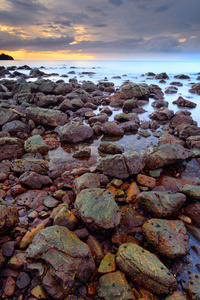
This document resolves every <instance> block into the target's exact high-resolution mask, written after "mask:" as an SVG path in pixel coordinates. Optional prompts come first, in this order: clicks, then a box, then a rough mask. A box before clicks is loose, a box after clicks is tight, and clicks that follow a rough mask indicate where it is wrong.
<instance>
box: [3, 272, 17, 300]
mask: <svg viewBox="0 0 200 300" xmlns="http://www.w3.org/2000/svg"><path fill="white" fill-rule="evenodd" d="M4 293H5V294H6V296H8V297H12V296H13V295H14V293H15V280H14V278H12V277H11V276H9V277H8V278H7V280H6V283H5V287H4Z"/></svg>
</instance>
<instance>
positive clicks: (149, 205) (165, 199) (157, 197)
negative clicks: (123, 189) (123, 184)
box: [136, 191, 186, 218]
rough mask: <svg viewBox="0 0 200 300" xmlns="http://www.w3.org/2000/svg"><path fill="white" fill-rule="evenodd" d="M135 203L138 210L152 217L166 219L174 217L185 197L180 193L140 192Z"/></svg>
mask: <svg viewBox="0 0 200 300" xmlns="http://www.w3.org/2000/svg"><path fill="white" fill-rule="evenodd" d="M136 201H137V203H138V205H139V206H140V208H142V209H144V211H146V212H147V213H150V214H152V215H153V216H154V217H158V218H167V217H170V216H174V215H175V214H176V213H177V212H178V211H179V209H180V207H181V206H182V205H183V204H184V203H185V201H186V196H185V195H184V194H182V193H168V192H157V191H152V192H142V193H140V194H139V195H138V196H137V198H136Z"/></svg>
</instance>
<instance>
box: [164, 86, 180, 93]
mask: <svg viewBox="0 0 200 300" xmlns="http://www.w3.org/2000/svg"><path fill="white" fill-rule="evenodd" d="M177 92H178V88H177V87H175V86H168V87H167V88H166V89H165V94H176V93H177Z"/></svg>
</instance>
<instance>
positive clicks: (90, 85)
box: [82, 81, 97, 92]
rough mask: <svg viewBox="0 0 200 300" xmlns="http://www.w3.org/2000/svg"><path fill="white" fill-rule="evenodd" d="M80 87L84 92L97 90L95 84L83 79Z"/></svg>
mask: <svg viewBox="0 0 200 300" xmlns="http://www.w3.org/2000/svg"><path fill="white" fill-rule="evenodd" d="M82 89H83V90H85V91H86V92H94V91H96V90H97V86H96V85H95V84H94V83H93V82H91V81H84V82H83V84H82Z"/></svg>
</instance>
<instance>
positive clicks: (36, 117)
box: [25, 107, 68, 127]
mask: <svg viewBox="0 0 200 300" xmlns="http://www.w3.org/2000/svg"><path fill="white" fill-rule="evenodd" d="M25 113H26V117H27V119H31V120H33V121H34V122H35V123H36V124H38V125H44V126H45V125H46V126H51V127H56V126H58V125H61V126H62V125H64V124H65V123H67V120H68V117H67V115H66V114H64V113H63V112H61V111H59V110H54V109H47V108H40V107H28V108H26V110H25Z"/></svg>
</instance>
